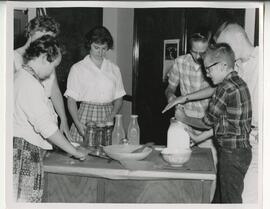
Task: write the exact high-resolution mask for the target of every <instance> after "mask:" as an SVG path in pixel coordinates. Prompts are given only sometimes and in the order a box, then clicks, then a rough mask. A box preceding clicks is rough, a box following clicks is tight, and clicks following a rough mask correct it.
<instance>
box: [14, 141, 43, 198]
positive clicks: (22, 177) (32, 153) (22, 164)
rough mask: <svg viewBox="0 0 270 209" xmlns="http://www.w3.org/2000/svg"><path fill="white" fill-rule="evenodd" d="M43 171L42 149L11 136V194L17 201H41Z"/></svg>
mask: <svg viewBox="0 0 270 209" xmlns="http://www.w3.org/2000/svg"><path fill="white" fill-rule="evenodd" d="M43 177H44V173H43V162H42V149H41V148H40V147H37V146H35V145H32V144H30V143H29V142H27V141H26V140H25V139H23V138H18V137H13V195H14V199H15V201H17V202H41V200H42V194H43V187H44V178H43Z"/></svg>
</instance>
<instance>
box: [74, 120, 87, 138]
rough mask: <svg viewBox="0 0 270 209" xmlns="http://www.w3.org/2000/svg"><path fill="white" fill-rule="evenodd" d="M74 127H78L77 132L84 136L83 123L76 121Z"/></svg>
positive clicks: (84, 128)
mask: <svg viewBox="0 0 270 209" xmlns="http://www.w3.org/2000/svg"><path fill="white" fill-rule="evenodd" d="M76 127H77V129H78V132H79V134H80V135H81V136H84V134H85V130H86V125H84V124H83V123H81V122H77V123H76Z"/></svg>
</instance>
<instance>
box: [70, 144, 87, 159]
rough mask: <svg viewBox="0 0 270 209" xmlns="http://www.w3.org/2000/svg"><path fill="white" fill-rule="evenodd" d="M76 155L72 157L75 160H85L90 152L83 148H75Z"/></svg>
mask: <svg viewBox="0 0 270 209" xmlns="http://www.w3.org/2000/svg"><path fill="white" fill-rule="evenodd" d="M76 151H77V152H76V154H75V155H73V156H74V157H75V158H78V159H80V160H85V158H86V156H87V155H88V153H89V152H90V151H89V150H87V149H85V148H83V147H78V148H76Z"/></svg>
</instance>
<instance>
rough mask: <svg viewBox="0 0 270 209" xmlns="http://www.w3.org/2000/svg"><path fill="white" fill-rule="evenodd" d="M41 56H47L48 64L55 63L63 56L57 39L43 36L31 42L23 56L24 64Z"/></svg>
mask: <svg viewBox="0 0 270 209" xmlns="http://www.w3.org/2000/svg"><path fill="white" fill-rule="evenodd" d="M41 54H45V55H46V56H47V60H48V62H53V61H54V60H56V59H57V58H58V56H59V55H60V54H61V52H60V47H59V43H58V41H57V39H56V38H55V37H52V36H50V35H45V36H42V37H40V38H38V39H36V40H35V41H33V42H31V43H30V45H29V47H28V48H27V49H26V50H25V53H24V55H23V60H24V63H25V64H27V63H28V62H29V61H31V60H33V59H35V58H37V57H39V56H40V55H41Z"/></svg>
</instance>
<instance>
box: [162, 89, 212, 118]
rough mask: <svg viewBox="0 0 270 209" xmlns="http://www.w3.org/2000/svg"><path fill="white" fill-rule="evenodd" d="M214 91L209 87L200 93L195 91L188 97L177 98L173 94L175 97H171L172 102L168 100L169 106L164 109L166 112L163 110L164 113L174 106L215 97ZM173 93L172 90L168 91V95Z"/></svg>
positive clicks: (187, 95)
mask: <svg viewBox="0 0 270 209" xmlns="http://www.w3.org/2000/svg"><path fill="white" fill-rule="evenodd" d="M168 87H169V86H168ZM167 89H168V88H167ZM167 89H166V91H167ZM214 91H215V88H212V87H210V86H209V87H206V88H204V89H201V90H199V91H195V92H193V93H191V94H186V95H183V96H180V97H176V96H175V95H174V94H173V96H174V97H173V96H171V97H169V98H170V101H169V100H168V102H169V104H167V106H166V107H165V108H164V110H162V113H164V112H166V111H167V110H169V109H171V108H172V107H173V106H175V105H177V104H185V103H187V102H190V101H194V100H201V99H206V98H209V97H211V96H212V95H213V93H214ZM171 92H172V90H170V89H168V95H170V94H171ZM171 95H172V94H171ZM167 98H168V97H167Z"/></svg>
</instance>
